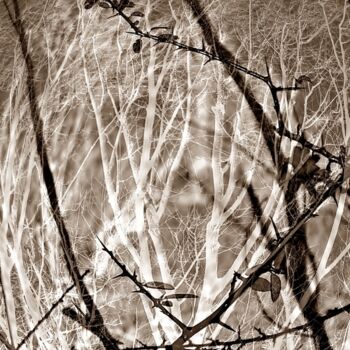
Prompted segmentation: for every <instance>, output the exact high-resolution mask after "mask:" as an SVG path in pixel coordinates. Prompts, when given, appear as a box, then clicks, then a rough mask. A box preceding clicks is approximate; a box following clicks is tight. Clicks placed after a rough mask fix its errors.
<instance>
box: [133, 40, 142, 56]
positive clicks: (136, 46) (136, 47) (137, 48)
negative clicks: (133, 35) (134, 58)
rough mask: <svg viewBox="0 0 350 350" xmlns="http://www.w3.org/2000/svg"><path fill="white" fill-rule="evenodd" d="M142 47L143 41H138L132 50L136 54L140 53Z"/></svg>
mask: <svg viewBox="0 0 350 350" xmlns="http://www.w3.org/2000/svg"><path fill="white" fill-rule="evenodd" d="M141 47H142V41H141V39H137V40H136V41H135V42H134V43H133V44H132V49H133V51H134V52H135V53H140V51H141Z"/></svg>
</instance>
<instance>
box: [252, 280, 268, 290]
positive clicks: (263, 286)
mask: <svg viewBox="0 0 350 350" xmlns="http://www.w3.org/2000/svg"><path fill="white" fill-rule="evenodd" d="M252 289H254V290H256V291H258V292H269V291H270V282H269V281H268V280H267V279H265V278H262V277H259V278H257V280H256V281H255V282H254V283H253V284H252Z"/></svg>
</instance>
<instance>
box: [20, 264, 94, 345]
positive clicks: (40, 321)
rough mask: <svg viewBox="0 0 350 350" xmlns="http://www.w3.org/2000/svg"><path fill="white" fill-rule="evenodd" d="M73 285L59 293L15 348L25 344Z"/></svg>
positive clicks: (86, 272) (84, 274)
mask: <svg viewBox="0 0 350 350" xmlns="http://www.w3.org/2000/svg"><path fill="white" fill-rule="evenodd" d="M89 272H90V271H89V270H86V271H85V272H84V273H83V274H82V275H81V278H84V277H85V276H86V275H87V274H88V273H89ZM74 287H75V283H73V284H72V285H71V286H69V287H68V288H67V289H66V290H65V291H64V293H63V294H62V295H61V297H60V298H59V299H58V300H57V301H56V302H55V303H53V304H52V306H51V308H50V309H49V310H48V311H47V312H46V314H45V315H44V316H43V317H42V318H41V319H40V320H39V321H38V323H37V324H36V325H35V326H34V327H33V329H31V330H30V331H29V332H28V333H27V335H26V336H25V337H24V338H23V339H22V340H21V342H20V343H19V344H18V345H17V347H16V350H18V349H19V348H20V347H21V346H23V345H24V344H25V342H26V341H27V340H28V339H29V338H30V337H31V336H32V335H33V334H34V333H35V331H36V330H37V329H38V328H39V326H40V325H41V324H42V323H43V322H44V321H45V320H47V319H48V318H49V317H50V315H51V314H52V312H53V311H54V310H55V309H56V307H57V306H58V305H59V304H60V303H62V302H63V299H64V297H65V296H66V295H67V294H68V293H69V292H70V291H71V290H72V289H73V288H74Z"/></svg>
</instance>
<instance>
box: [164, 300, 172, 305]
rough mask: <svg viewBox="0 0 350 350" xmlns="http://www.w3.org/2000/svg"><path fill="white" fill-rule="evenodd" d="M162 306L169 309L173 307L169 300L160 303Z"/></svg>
mask: <svg viewBox="0 0 350 350" xmlns="http://www.w3.org/2000/svg"><path fill="white" fill-rule="evenodd" d="M162 305H163V306H169V307H171V306H173V303H172V301H170V300H165V301H162Z"/></svg>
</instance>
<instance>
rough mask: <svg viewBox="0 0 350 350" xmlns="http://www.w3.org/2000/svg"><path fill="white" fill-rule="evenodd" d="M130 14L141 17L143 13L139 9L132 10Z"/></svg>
mask: <svg viewBox="0 0 350 350" xmlns="http://www.w3.org/2000/svg"><path fill="white" fill-rule="evenodd" d="M130 16H136V17H143V16H144V14H143V13H142V12H141V11H134V12H133V13H132V14H131V15H130Z"/></svg>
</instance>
